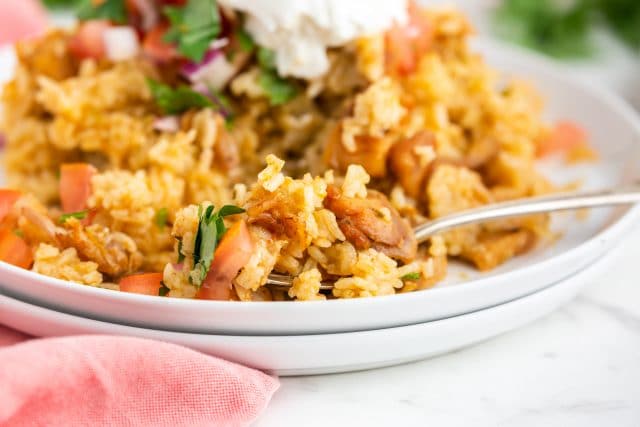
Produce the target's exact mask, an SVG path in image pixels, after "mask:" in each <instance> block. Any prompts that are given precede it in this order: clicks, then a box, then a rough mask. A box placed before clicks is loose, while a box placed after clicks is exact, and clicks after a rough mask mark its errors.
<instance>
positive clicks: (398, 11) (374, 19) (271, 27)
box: [219, 0, 407, 79]
mask: <svg viewBox="0 0 640 427" xmlns="http://www.w3.org/2000/svg"><path fill="white" fill-rule="evenodd" d="M219 3H220V4H222V5H223V6H226V7H228V8H230V9H236V10H239V11H242V12H244V13H246V14H247V17H248V19H247V22H246V29H247V31H248V32H249V33H250V34H251V36H252V37H253V38H254V39H255V40H256V42H257V43H258V44H259V45H261V46H264V47H267V48H269V49H271V50H273V51H274V52H275V54H276V65H277V67H278V73H279V74H280V75H282V76H293V77H299V78H304V79H312V78H315V77H319V76H321V75H322V74H323V73H325V72H326V71H327V69H328V68H329V60H328V58H327V48H328V47H331V46H341V45H343V44H345V43H347V42H349V41H351V40H354V39H356V38H358V37H360V36H364V35H368V34H373V33H377V32H381V31H384V30H386V29H388V28H390V27H391V26H392V25H393V23H394V21H397V22H399V23H404V22H406V20H407V0H219Z"/></svg>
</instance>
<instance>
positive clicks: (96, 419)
mask: <svg viewBox="0 0 640 427" xmlns="http://www.w3.org/2000/svg"><path fill="white" fill-rule="evenodd" d="M27 338H28V337H26V336H25V335H22V334H20V333H18V332H15V331H12V330H10V329H7V328H4V327H2V326H0V345H3V346H2V347H0V425H2V426H5V425H6V426H45V425H46V426H244V425H248V424H250V423H251V422H252V421H253V420H255V419H256V418H257V417H258V415H259V414H260V413H261V412H262V411H263V410H264V408H265V407H266V405H267V404H268V402H269V400H270V399H271V396H272V395H273V393H274V392H275V391H276V390H277V388H278V380H277V379H275V378H273V377H270V376H269V375H266V374H264V373H262V372H260V371H256V370H254V369H250V368H246V367H243V366H240V365H237V364H234V363H231V362H227V361H224V360H221V359H217V358H215V357H211V356H207V355H204V354H202V353H198V352H196V351H193V350H189V349H187V348H184V347H180V346H178V345H174V344H169V343H164V342H158V341H151V340H146V339H140V338H130V337H115V336H100V335H95V336H74V337H63V338H45V339H27ZM25 339H26V340H25Z"/></svg>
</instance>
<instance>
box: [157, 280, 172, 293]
mask: <svg viewBox="0 0 640 427" xmlns="http://www.w3.org/2000/svg"><path fill="white" fill-rule="evenodd" d="M169 291H171V289H169V287H167V285H165V283H164V282H163V281H162V280H161V281H160V289H158V295H160V296H161V297H164V296H166V295H167V294H168V293H169Z"/></svg>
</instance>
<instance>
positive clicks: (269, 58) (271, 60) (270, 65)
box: [257, 47, 276, 70]
mask: <svg viewBox="0 0 640 427" xmlns="http://www.w3.org/2000/svg"><path fill="white" fill-rule="evenodd" d="M257 58H258V64H259V65H260V67H262V68H264V69H267V70H275V69H276V53H275V52H274V51H272V50H271V49H267V48H266V47H260V48H258V54H257Z"/></svg>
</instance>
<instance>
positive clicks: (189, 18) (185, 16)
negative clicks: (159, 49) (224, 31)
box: [163, 0, 221, 62]
mask: <svg viewBox="0 0 640 427" xmlns="http://www.w3.org/2000/svg"><path fill="white" fill-rule="evenodd" d="M163 11H164V14H165V15H166V16H167V18H169V22H170V23H171V27H170V28H169V31H167V33H166V34H165V41H168V42H172V43H176V44H177V45H178V50H179V51H180V53H182V54H183V55H184V56H186V57H187V58H189V59H191V60H192V61H194V62H200V61H202V59H203V58H204V55H205V53H206V52H207V50H208V49H209V46H210V45H211V42H212V41H213V40H215V38H216V37H218V34H219V33H220V30H221V24H220V15H219V14H218V6H217V4H216V1H215V0H189V1H188V2H187V3H186V4H185V5H184V6H166V7H165V8H164V9H163Z"/></svg>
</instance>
